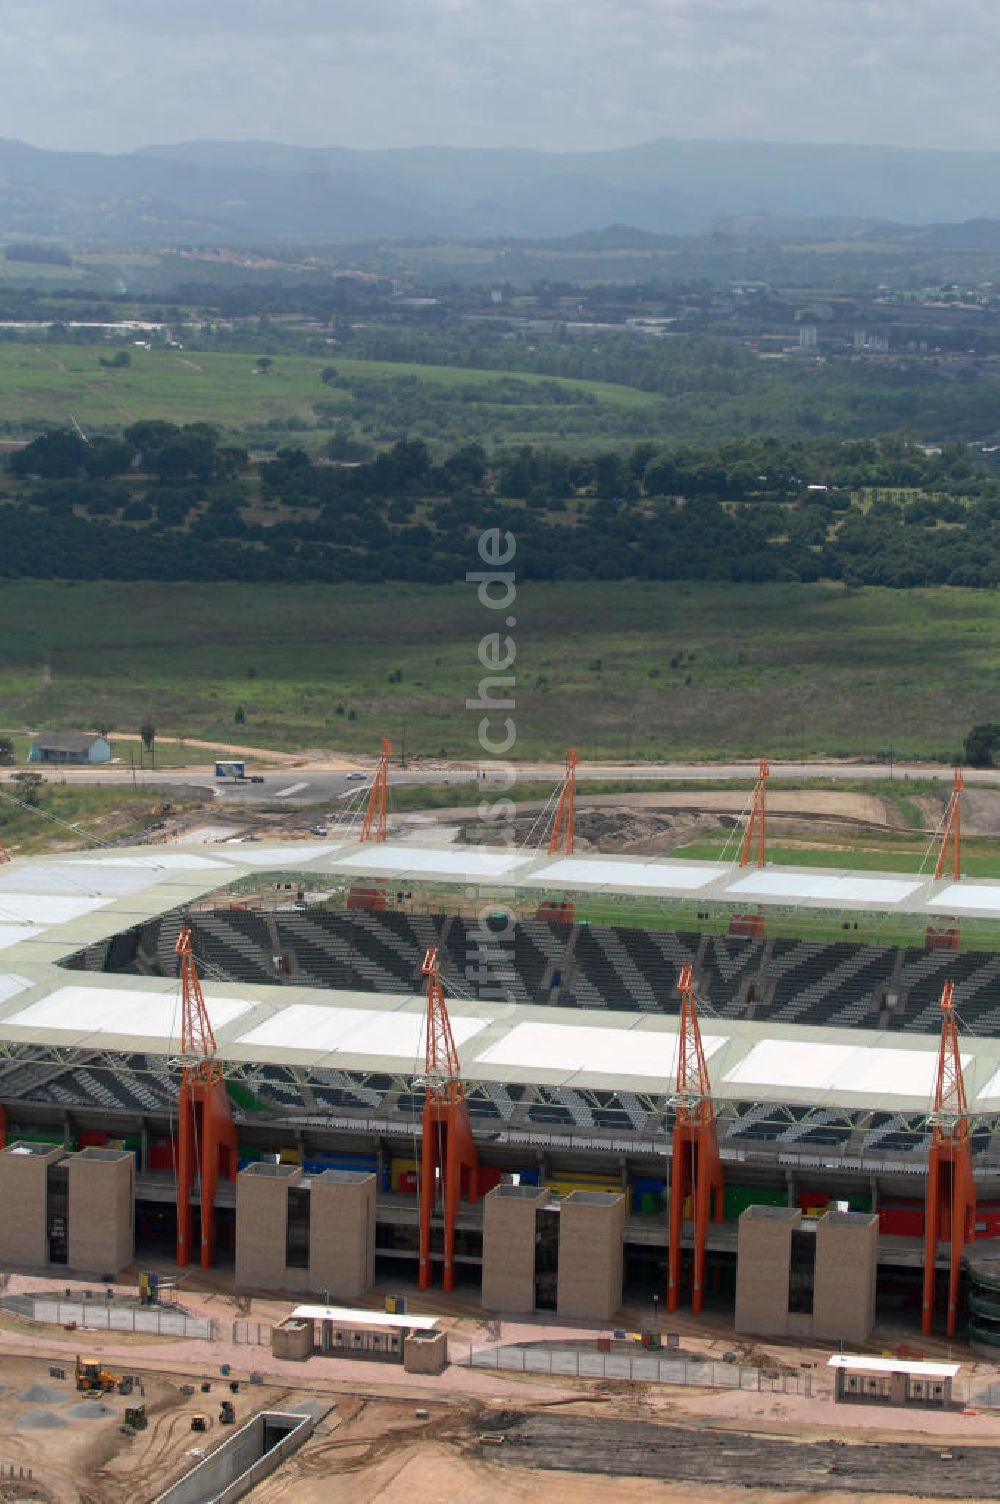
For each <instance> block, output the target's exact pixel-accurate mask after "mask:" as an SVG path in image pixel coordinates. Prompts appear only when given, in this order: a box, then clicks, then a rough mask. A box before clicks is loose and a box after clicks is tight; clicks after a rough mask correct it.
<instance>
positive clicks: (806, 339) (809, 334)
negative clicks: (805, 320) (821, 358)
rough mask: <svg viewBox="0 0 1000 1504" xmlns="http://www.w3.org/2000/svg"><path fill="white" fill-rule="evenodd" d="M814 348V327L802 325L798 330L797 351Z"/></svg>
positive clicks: (812, 325) (813, 325)
mask: <svg viewBox="0 0 1000 1504" xmlns="http://www.w3.org/2000/svg"><path fill="white" fill-rule="evenodd" d="M815 348H816V325H815V324H803V325H802V328H801V329H800V330H799V349H800V350H815Z"/></svg>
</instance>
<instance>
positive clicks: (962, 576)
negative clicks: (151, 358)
mask: <svg viewBox="0 0 1000 1504" xmlns="http://www.w3.org/2000/svg"><path fill="white" fill-rule="evenodd" d="M353 442H354V441H353V440H352V438H351V436H350V433H349V432H348V431H346V430H344V431H341V432H339V433H338V432H334V433H333V435H332V436H331V438H330V440H329V444H328V446H327V447H328V451H329V452H328V453H327V455H325V456H323V457H321V458H320V459H318V460H317V459H315V458H313V457H311V456H310V454H308V453H307V452H306V451H305V450H304V449H300V448H297V447H295V446H294V445H285V446H282V447H280V448H278V449H277V451H276V452H275V453H274V454H273V455H270V456H267V457H263V458H258V459H257V460H251V459H250V457H249V456H248V453H247V451H246V449H244V448H242V447H241V446H239V445H236V444H233V443H232V442H231V441H230V439H229V437H228V436H227V435H226V434H225V433H223V432H222V431H221V430H220V429H218V428H217V427H215V426H213V425H211V424H208V423H191V424H186V425H178V424H174V423H169V422H165V421H159V420H157V421H144V422H139V423H135V424H132V425H130V426H129V427H127V428H125V429H124V430H123V431H122V432H121V434H119V435H115V436H107V435H105V436H96V437H94V438H92V439H88V438H84V437H83V436H82V435H81V434H79V433H78V432H76V431H75V430H73V429H69V428H63V429H53V430H50V431H48V432H46V433H44V434H41V435H39V436H38V437H37V438H35V439H34V440H32V441H31V442H30V443H29V444H27V445H26V446H25V447H23V448H21V449H20V450H17V451H15V452H14V453H13V454H12V455H11V456H10V457H9V458H8V460H7V462H6V471H5V474H4V476H3V484H2V489H0V504H2V507H3V510H2V514H0V515H2V524H3V535H4V543H5V547H4V550H3V553H2V556H0V577H2V578H7V579H13V578H18V577H35V578H49V579H52V578H64V579H78V580H97V579H110V580H140V579H153V580H232V581H240V580H246V581H274V582H280V581H291V582H296V581H303V582H304V581H315V582H358V583H364V582H372V581H379V580H401V581H413V582H426V583H446V582H452V581H457V580H462V579H464V577H465V574H466V571H467V570H468V568H469V567H470V562H469V561H470V559H471V558H473V557H474V556H475V540H476V538H477V536H478V534H479V533H480V532H481V531H482V530H483V529H484V528H487V527H500V528H502V529H505V530H509V531H510V532H511V533H513V534H514V536H515V538H516V540H517V572H518V575H519V577H521V578H523V579H535V580H570V581H572V580H588V579H594V580H629V579H635V580H716V581H747V582H752V581H778V582H796V581H801V582H813V581H819V580H830V581H840V582H843V583H845V584H849V585H863V584H868V585H885V586H891V587H894V588H907V587H911V586H918V585H965V586H973V587H977V588H991V587H994V586H996V585H997V584H998V583H1000V480H998V479H996V478H994V477H993V476H992V475H991V474H990V473H989V472H988V471H987V469H986V468H985V465H984V463H983V462H981V461H980V460H978V459H977V457H976V456H974V454H973V452H972V451H970V449H969V448H968V447H967V446H965V445H962V444H959V443H952V444H947V445H944V446H941V447H940V448H937V447H935V446H924V445H919V444H917V443H915V442H913V441H912V440H911V439H910V438H908V437H907V436H906V435H905V434H902V433H891V434H887V435H884V436H882V437H881V438H879V439H872V440H853V441H842V440H835V439H830V438H815V439H810V440H797V441H793V442H783V441H781V440H778V439H733V440H730V441H728V442H726V443H722V444H685V445H675V446H671V447H660V446H658V445H656V444H655V443H653V442H644V443H639V444H635V445H633V446H632V447H631V449H630V450H626V451H624V452H619V451H617V450H610V449H609V450H607V451H604V452H598V453H596V454H593V453H583V454H580V455H572V454H567V453H564V452H562V451H556V450H552V449H540V448H535V447H533V446H531V445H520V446H518V447H517V448H514V449H512V450H507V451H503V452H499V453H489V452H487V450H486V449H485V448H484V447H483V446H482V445H479V444H465V445H462V446H460V447H458V448H456V449H454V450H452V451H451V452H450V453H448V454H446V455H445V456H444V457H443V458H442V459H440V460H438V461H436V460H435V459H434V457H433V454H432V451H431V450H430V448H429V447H428V445H427V444H426V443H424V442H423V440H421V439H402V440H400V441H398V442H397V443H396V444H394V445H392V446H391V447H389V448H387V449H383V450H380V451H379V452H377V453H375V454H370V453H369V452H368V451H365V450H363V449H362V450H360V451H357V450H352V448H351V446H352V444H353ZM345 447H346V451H347V454H345ZM358 453H361V454H368V457H366V458H358V457H357V455H358ZM347 455H351V456H352V457H347Z"/></svg>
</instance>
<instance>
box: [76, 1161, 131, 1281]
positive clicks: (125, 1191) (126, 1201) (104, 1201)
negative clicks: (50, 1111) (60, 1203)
mask: <svg viewBox="0 0 1000 1504" xmlns="http://www.w3.org/2000/svg"><path fill="white" fill-rule="evenodd" d="M67 1163H68V1169H69V1216H68V1223H69V1230H68V1258H67V1262H68V1264H69V1267H70V1268H71V1269H79V1270H80V1271H81V1272H83V1273H86V1274H117V1273H118V1272H119V1270H121V1269H124V1268H125V1267H126V1265H128V1264H130V1263H131V1262H132V1257H133V1254H134V1252H135V1155H134V1154H132V1153H131V1152H130V1151H129V1150H128V1149H103V1148H90V1149H82V1150H81V1151H80V1153H79V1154H71V1155H70V1156H69V1159H68V1162H67Z"/></svg>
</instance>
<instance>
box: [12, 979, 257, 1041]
mask: <svg viewBox="0 0 1000 1504" xmlns="http://www.w3.org/2000/svg"><path fill="white" fill-rule="evenodd" d="M205 1002H206V1004H207V1005H208V1011H209V1015H210V1017H211V1020H212V1025H213V1027H214V1028H216V1029H220V1028H222V1027H223V1026H224V1025H225V1024H228V1023H231V1022H232V1021H233V1019H235V1018H239V1017H240V1016H241V1015H242V1014H244V1013H246V1012H248V1011H249V1009H251V1008H252V1007H253V1006H254V1005H253V1003H243V1002H238V1001H236V1000H235V999H233V998H220V997H211V998H210V997H206V998H205ZM6 1022H7V1023H9V1024H12V1025H14V1026H15V1027H16V1028H19V1029H65V1030H68V1031H69V1032H71V1033H73V1034H135V1035H142V1034H148V1035H149V1036H150V1038H152V1039H176V1038H179V1037H180V1032H181V1000H180V995H179V994H178V993H171V992H140V991H139V990H138V989H133V988H124V987H115V988H111V987H108V988H103V987H60V988H58V989H57V990H56V991H55V992H51V993H50V994H49V996H48V997H46V998H41V999H40V1000H39V1001H38V1002H37V1003H31V1004H29V1006H28V1007H27V1008H22V1009H21V1011H20V1012H19V1013H15V1014H14V1015H13V1016H12V1017H10V1018H8V1019H7V1020H6Z"/></svg>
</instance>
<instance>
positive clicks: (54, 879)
mask: <svg viewBox="0 0 1000 1504" xmlns="http://www.w3.org/2000/svg"><path fill="white" fill-rule="evenodd" d="M155 882H156V873H155V872H143V871H128V870H127V869H124V868H121V867H101V866H100V865H99V864H98V863H95V864H94V865H93V866H92V867H84V866H83V865H82V863H79V862H78V863H72V862H63V863H61V864H60V865H58V866H57V865H53V866H51V867H44V866H37V867H36V866H34V865H32V866H30V867H28V866H25V865H23V864H21V863H18V865H17V866H16V867H14V866H11V867H7V868H0V906H2V905H3V902H4V894H5V893H6V892H7V891H8V890H13V891H16V892H18V893H70V894H72V893H80V894H85V895H88V896H95V895H96V896H98V897H100V896H103V895H112V896H115V897H118V896H123V895H128V894H130V893H141V892H142V890H143V888H149V887H151V886H152V885H153V883H155Z"/></svg>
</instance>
